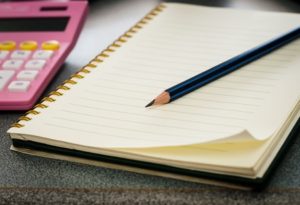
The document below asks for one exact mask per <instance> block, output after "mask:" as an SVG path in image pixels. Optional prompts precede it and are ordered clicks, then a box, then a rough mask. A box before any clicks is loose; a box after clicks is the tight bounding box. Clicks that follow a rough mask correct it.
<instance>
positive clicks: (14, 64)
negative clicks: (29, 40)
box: [2, 60, 24, 70]
mask: <svg viewBox="0 0 300 205" xmlns="http://www.w3.org/2000/svg"><path fill="white" fill-rule="evenodd" d="M23 63H24V61H23V60H7V61H5V62H4V63H3V65H2V68H3V69H7V70H18V69H19V68H21V66H22V64H23Z"/></svg>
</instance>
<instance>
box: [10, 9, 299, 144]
mask: <svg viewBox="0 0 300 205" xmlns="http://www.w3.org/2000/svg"><path fill="white" fill-rule="evenodd" d="M166 5H167V7H166V8H165V9H164V11H163V12H161V13H160V14H159V15H157V16H156V17H155V18H154V19H153V20H152V21H150V22H149V23H148V24H147V25H146V26H145V27H144V28H143V29H141V30H140V31H139V32H138V33H136V34H135V35H134V37H133V38H131V39H129V40H128V42H127V43H126V44H123V45H122V46H121V48H119V49H118V50H117V51H116V52H114V53H112V54H111V55H110V57H109V58H107V59H106V60H105V61H104V62H103V63H101V64H99V65H98V66H97V68H96V69H93V71H92V72H91V73H90V74H87V75H86V77H85V78H84V79H81V80H78V81H80V83H79V84H78V85H75V86H73V87H72V89H71V90H70V91H67V92H66V93H65V94H64V96H63V97H57V101H56V102H54V103H51V105H49V108H47V109H43V110H42V114H40V115H37V116H34V118H33V120H31V121H28V122H26V126H25V127H23V128H21V129H15V128H13V129H10V130H9V132H10V133H12V132H13V133H23V134H27V135H33V136H41V137H43V140H45V139H46V138H48V139H52V140H58V141H63V142H68V143H70V144H79V145H83V146H90V147H103V148H114V147H156V146H176V145H185V144H195V143H204V142H209V141H213V140H218V139H223V138H227V137H230V136H234V135H236V134H239V133H243V132H245V130H247V126H249V122H250V121H251V120H252V118H253V116H255V115H256V114H257V111H258V110H259V111H261V110H263V109H262V108H263V107H265V106H269V107H270V105H268V104H266V102H269V101H270V99H272V102H274V107H275V108H277V106H276V103H277V101H278V100H279V99H280V98H281V97H282V96H281V95H280V94H278V93H277V92H276V89H277V88H278V87H282V86H287V85H286V82H287V81H290V80H291V76H300V75H295V74H297V73H296V72H298V71H297V69H296V67H299V62H297V58H299V47H300V46H299V45H300V42H299V41H295V42H293V43H291V44H289V45H288V46H285V47H284V48H283V49H280V50H278V51H276V52H274V53H272V54H271V55H268V56H267V57H265V58H262V59H260V60H258V61H256V62H255V63H253V64H250V65H248V66H245V67H243V68H242V69H240V70H238V71H236V72H234V73H232V74H230V75H228V76H226V77H224V78H222V79H220V80H218V81H215V82H213V83H211V84H209V85H208V86H205V87H202V88H200V89H198V90H197V91H195V92H193V93H191V94H189V95H186V96H185V97H183V98H181V99H179V100H177V101H175V102H173V103H171V104H169V105H166V106H161V107H155V108H151V109H145V108H144V106H145V105H146V104H147V103H148V102H149V101H150V100H151V99H152V98H153V97H155V96H156V95H157V94H159V93H160V92H161V91H162V90H164V89H166V88H168V87H170V86H172V85H174V84H177V83H178V82H181V81H183V80H185V79H187V78H189V77H191V76H193V75H195V74H198V73H199V72H201V71H205V70H207V69H209V68H210V67H212V66H214V65H217V64H219V63H221V62H223V61H225V60H227V59H228V58H230V57H233V56H235V55H238V54H240V53H241V52H243V51H246V50H248V49H250V48H252V47H254V46H257V45H258V44H260V43H262V42H265V41H267V40H269V39H270V38H273V37H275V36H277V35H279V34H282V33H284V32H286V31H288V30H289V29H291V28H294V27H296V26H298V22H299V20H300V16H299V15H296V14H283V13H266V12H253V11H238V10H231V9H228V10H227V9H218V8H208V7H200V6H190V5H181V4H169V3H168V4H166ZM258 22H259V23H258ZM95 44H96V43H95ZM293 80H295V79H293ZM287 89H288V90H289V92H285V94H286V95H288V96H286V97H287V98H286V99H291V101H293V100H295V99H294V98H295V96H298V93H297V94H296V91H297V92H298V91H299V88H298V89H296V88H287ZM295 89H296V91H295V92H294V90H295ZM290 104H291V103H290ZM290 104H288V105H287V110H284V111H283V116H284V115H286V114H287V112H288V111H289V110H291V109H292V108H291V105H290ZM272 106H273V105H272ZM281 111H282V110H281V108H280V109H279V108H278V109H276V112H275V113H274V115H273V116H269V117H271V118H277V115H276V113H281ZM261 114H262V115H263V113H261ZM279 121H280V119H279ZM262 123H268V121H263V122H262ZM267 127H268V128H269V129H271V128H272V129H274V128H273V127H271V128H270V127H269V126H267ZM37 128H38V129H37ZM274 131H275V130H268V132H269V133H272V132H274ZM267 137H268V136H267ZM43 140H41V141H43Z"/></svg>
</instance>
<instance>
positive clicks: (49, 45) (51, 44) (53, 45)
mask: <svg viewBox="0 0 300 205" xmlns="http://www.w3.org/2000/svg"><path fill="white" fill-rule="evenodd" d="M59 47H60V45H59V42H58V41H55V40H52V41H46V42H43V43H42V48H43V49H44V50H57V49H59Z"/></svg>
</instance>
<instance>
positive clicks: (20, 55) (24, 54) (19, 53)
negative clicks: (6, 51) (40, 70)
mask: <svg viewBox="0 0 300 205" xmlns="http://www.w3.org/2000/svg"><path fill="white" fill-rule="evenodd" d="M30 54H31V51H23V50H16V51H14V52H12V54H11V56H10V57H11V58H13V59H27V58H28V57H29V56H30Z"/></svg>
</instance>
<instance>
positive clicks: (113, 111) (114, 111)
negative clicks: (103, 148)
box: [60, 104, 242, 128]
mask: <svg viewBox="0 0 300 205" xmlns="http://www.w3.org/2000/svg"><path fill="white" fill-rule="evenodd" d="M71 105H72V104H71ZM75 105H76V104H75ZM84 108H86V109H91V110H95V109H96V107H84ZM101 110H103V111H108V112H112V113H119V114H120V113H122V114H127V115H130V116H139V117H145V118H149V119H153V118H152V117H151V116H147V115H144V114H140V113H133V112H126V111H124V110H117V111H116V110H114V109H107V108H101ZM60 111H62V112H70V113H75V114H78V115H83V116H86V115H88V116H93V117H95V118H97V117H101V116H103V115H99V114H91V113H89V114H88V113H86V112H78V111H74V110H68V109H65V108H64V109H61V110H60ZM180 117H181V118H170V117H165V116H160V119H165V120H171V121H177V122H188V123H197V125H199V123H201V124H207V125H216V126H225V127H235V128H242V127H241V126H237V125H233V124H226V123H225V124H224V123H221V124H220V123H215V122H208V121H207V120H191V119H188V120H186V119H182V115H181V116H180Z"/></svg>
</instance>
